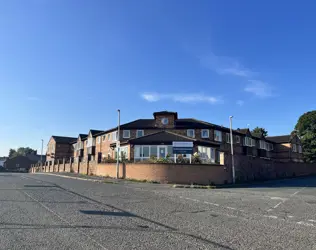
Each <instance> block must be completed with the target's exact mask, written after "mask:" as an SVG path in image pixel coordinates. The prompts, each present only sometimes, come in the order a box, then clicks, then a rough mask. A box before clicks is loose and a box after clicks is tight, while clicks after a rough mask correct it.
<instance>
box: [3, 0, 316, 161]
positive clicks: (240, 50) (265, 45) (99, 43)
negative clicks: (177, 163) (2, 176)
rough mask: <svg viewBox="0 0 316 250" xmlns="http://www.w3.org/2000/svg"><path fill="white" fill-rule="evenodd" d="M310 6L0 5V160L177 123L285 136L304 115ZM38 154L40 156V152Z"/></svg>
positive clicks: (79, 0) (309, 80)
mask: <svg viewBox="0 0 316 250" xmlns="http://www.w3.org/2000/svg"><path fill="white" fill-rule="evenodd" d="M315 11H316V3H315V1H304V3H303V2H301V1H271V0H268V1H251V0H249V1H246V0H245V1H220V0H217V1H211V0H204V1H203V0H199V1H193V0H191V1H186V0H185V1H183V0H181V1H180V0H177V1H175V0H172V1H166V0H159V1H158V0H150V1H148V0H143V1H137V0H135V1H130V0H125V1H123V0H122V1H116V0H115V1H114V0H113V1H105V0H100V1H97V0H95V1H85V0H73V1H72V0H67V1H65V0H20V1H17V0H10V1H1V2H0V32H1V36H0V37H1V38H0V87H1V88H0V89H1V92H0V93H1V97H0V113H1V123H0V156H1V155H6V154H7V153H8V150H9V148H16V147H19V146H30V147H33V148H35V149H38V150H40V147H41V139H42V138H43V139H44V141H45V145H46V143H47V141H48V140H49V138H50V136H51V135H52V134H54V135H68V136H74V137H77V135H78V133H87V132H88V130H89V129H90V128H94V129H107V128H111V127H113V126H115V125H116V122H117V116H116V115H117V114H116V110H117V109H118V108H120V109H121V111H122V117H121V119H122V122H128V121H131V120H134V119H137V118H151V117H152V113H153V112H154V111H160V110H171V111H177V112H178V114H179V117H182V118H188V117H194V118H198V119H201V120H206V121H209V122H212V123H216V124H219V125H225V126H228V117H229V116H230V115H234V127H235V128H237V127H246V126H247V124H249V125H250V128H253V127H255V126H257V125H259V126H263V127H265V128H266V129H267V130H268V132H269V134H270V135H277V134H285V133H289V132H291V130H292V129H293V127H294V126H295V124H296V121H297V119H298V117H299V116H300V115H301V114H302V113H304V112H306V111H309V110H312V109H315V97H314V96H315V91H316V85H315V79H316V70H315V68H316V59H315V58H316V56H315V54H316V50H315V44H316V35H315V32H314V31H315V23H316V16H315V15H314V13H315ZM44 150H45V149H44Z"/></svg>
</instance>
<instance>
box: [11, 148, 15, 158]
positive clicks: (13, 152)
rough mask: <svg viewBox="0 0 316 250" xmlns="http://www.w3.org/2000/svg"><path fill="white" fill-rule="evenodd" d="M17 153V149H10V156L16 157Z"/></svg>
mask: <svg viewBox="0 0 316 250" xmlns="http://www.w3.org/2000/svg"><path fill="white" fill-rule="evenodd" d="M16 155H17V153H16V150H15V149H12V148H10V150H9V158H12V157H15V156H16Z"/></svg>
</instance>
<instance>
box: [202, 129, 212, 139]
mask: <svg viewBox="0 0 316 250" xmlns="http://www.w3.org/2000/svg"><path fill="white" fill-rule="evenodd" d="M203 132H207V135H206V136H204V135H203ZM201 138H210V130H209V129H202V130H201Z"/></svg>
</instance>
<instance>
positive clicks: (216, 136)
mask: <svg viewBox="0 0 316 250" xmlns="http://www.w3.org/2000/svg"><path fill="white" fill-rule="evenodd" d="M214 141H222V131H219V130H214Z"/></svg>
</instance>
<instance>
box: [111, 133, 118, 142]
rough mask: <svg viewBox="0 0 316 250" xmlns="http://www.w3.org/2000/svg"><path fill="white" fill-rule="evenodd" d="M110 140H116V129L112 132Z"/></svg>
mask: <svg viewBox="0 0 316 250" xmlns="http://www.w3.org/2000/svg"><path fill="white" fill-rule="evenodd" d="M112 141H117V131H114V132H112Z"/></svg>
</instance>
